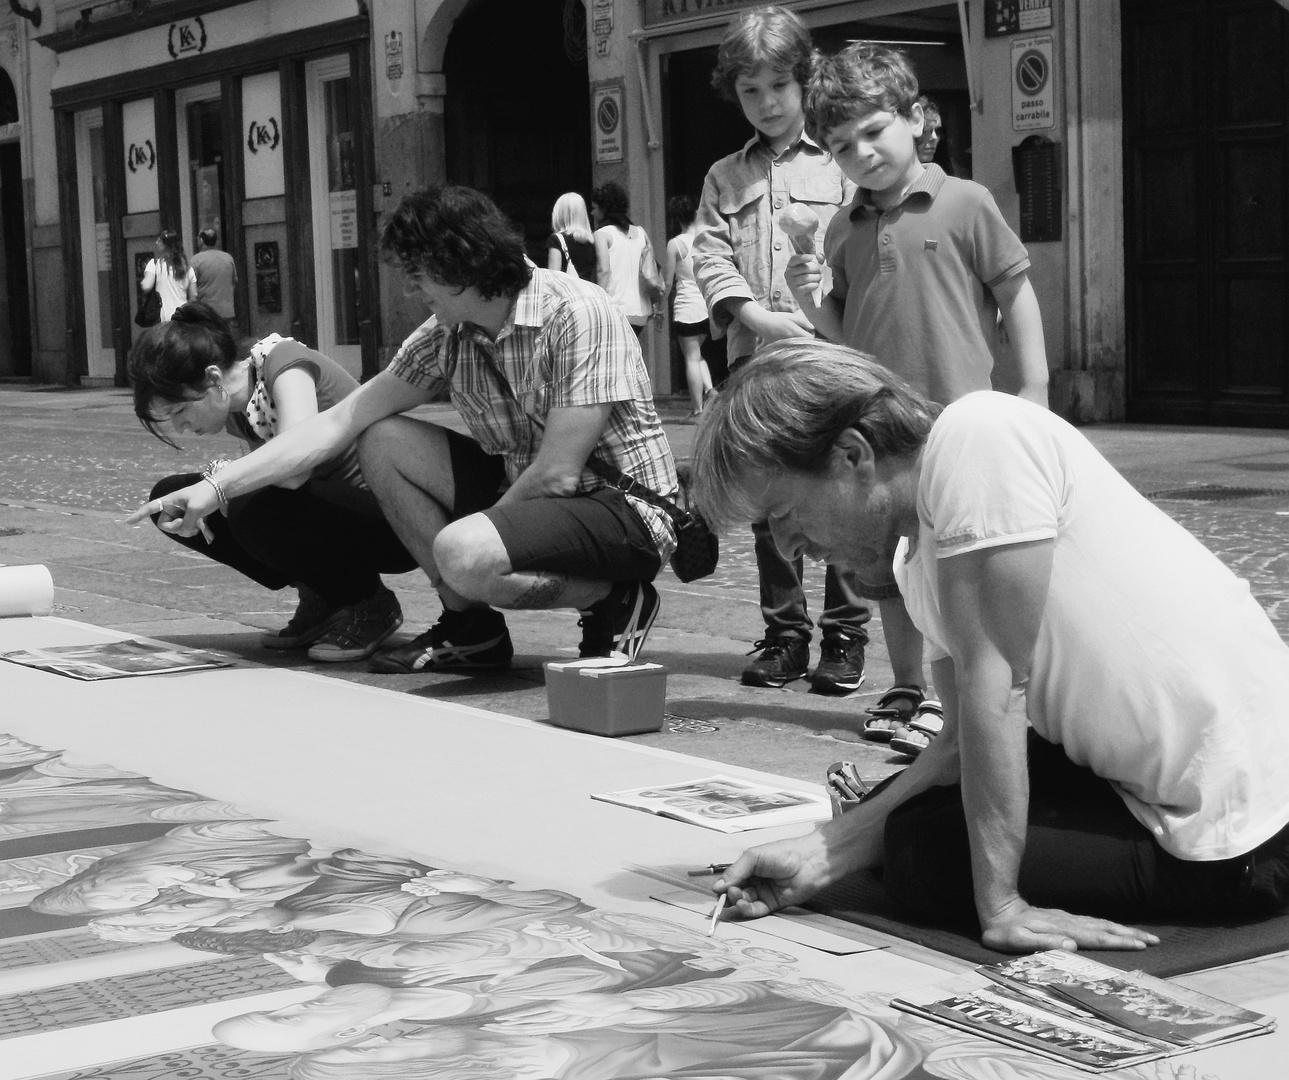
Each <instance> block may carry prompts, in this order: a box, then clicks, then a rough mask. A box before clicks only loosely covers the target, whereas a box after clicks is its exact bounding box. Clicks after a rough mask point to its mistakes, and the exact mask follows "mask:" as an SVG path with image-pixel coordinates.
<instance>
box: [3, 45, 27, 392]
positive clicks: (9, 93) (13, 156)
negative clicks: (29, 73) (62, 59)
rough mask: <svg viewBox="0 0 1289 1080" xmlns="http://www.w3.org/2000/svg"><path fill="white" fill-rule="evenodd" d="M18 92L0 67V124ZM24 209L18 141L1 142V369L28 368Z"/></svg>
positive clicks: (8, 120)
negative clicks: (2, 307) (2, 308)
mask: <svg viewBox="0 0 1289 1080" xmlns="http://www.w3.org/2000/svg"><path fill="white" fill-rule="evenodd" d="M18 120H19V115H18V95H17V93H16V91H15V90H14V85H13V80H12V79H11V78H10V77H9V73H8V72H7V71H4V70H0V125H4V124H16V123H17V122H18ZM26 221H27V214H26V206H25V200H24V194H23V184H22V151H21V150H20V149H19V145H18V143H17V142H16V141H15V142H6V143H0V290H2V292H0V303H2V304H3V306H4V313H3V319H2V320H0V322H3V324H4V325H3V331H4V337H5V339H6V340H5V341H4V342H3V343H0V374H3V375H30V374H31V309H30V299H29V291H28V287H27V224H26Z"/></svg>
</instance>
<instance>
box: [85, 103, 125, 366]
mask: <svg viewBox="0 0 1289 1080" xmlns="http://www.w3.org/2000/svg"><path fill="white" fill-rule="evenodd" d="M76 191H77V196H78V198H79V201H80V205H79V207H78V209H79V211H80V225H81V286H82V290H83V291H82V295H83V296H84V298H85V362H84V364H83V365H81V364H78V365H77V371H76V374H77V375H79V376H81V377H83V378H87V379H91V380H94V381H96V382H97V381H100V380H114V379H115V376H116V349H115V348H114V347H113V344H112V228H111V224H110V222H109V221H108V206H107V166H106V160H105V154H104V149H103V113H102V110H101V109H86V110H84V111H83V112H79V113H77V114H76ZM104 385H110V382H105V383H104Z"/></svg>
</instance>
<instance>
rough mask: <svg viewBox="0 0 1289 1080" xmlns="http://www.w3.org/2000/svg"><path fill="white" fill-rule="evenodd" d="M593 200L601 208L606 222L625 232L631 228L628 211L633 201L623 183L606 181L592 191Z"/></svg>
mask: <svg viewBox="0 0 1289 1080" xmlns="http://www.w3.org/2000/svg"><path fill="white" fill-rule="evenodd" d="M591 202H592V203H594V204H595V205H596V206H598V207H599V208H600V213H601V214H603V215H604V224H606V225H616V226H617V227H618V228H619V229H621V230H622V231H623V232H626V231H627V230H628V229H629V228H631V217H630V215H629V214H628V213H627V209H628V207H630V205H631V203H630V201H629V200H628V199H627V193H626V192H625V191H624V190H623V188H622V185H621V184H616V183H614V182H613V181H612V180H609V181H606V182H605V183H603V184H601V185H600V186H599V187H597V188H596V189H595V190H594V191H592V192H591Z"/></svg>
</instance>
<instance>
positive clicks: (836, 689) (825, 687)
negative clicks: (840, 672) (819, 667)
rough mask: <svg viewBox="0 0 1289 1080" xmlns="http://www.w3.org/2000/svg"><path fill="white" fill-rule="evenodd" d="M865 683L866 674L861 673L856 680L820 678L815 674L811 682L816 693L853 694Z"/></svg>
mask: <svg viewBox="0 0 1289 1080" xmlns="http://www.w3.org/2000/svg"><path fill="white" fill-rule="evenodd" d="M863 685H864V676H863V675H861V676H860V677H859V678H858V679H856V680H855V681H854V682H849V681H845V682H843V681H842V680H840V679H829V678H826V677H825V678H822V679H821V678H819V676H817V675H816V676H815V677H814V679H812V680H811V682H810V687H811V689H812V690H813V691H814V692H815V693H816V694H851V693H854V692H855V691H856V690H858V689H859V688H860V687H861V686H863Z"/></svg>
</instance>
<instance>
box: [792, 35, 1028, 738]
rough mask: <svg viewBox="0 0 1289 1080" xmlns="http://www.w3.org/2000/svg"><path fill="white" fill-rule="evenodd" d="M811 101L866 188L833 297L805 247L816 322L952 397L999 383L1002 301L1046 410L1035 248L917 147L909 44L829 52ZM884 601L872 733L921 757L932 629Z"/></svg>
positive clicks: (1014, 345)
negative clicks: (996, 346) (881, 686)
mask: <svg viewBox="0 0 1289 1080" xmlns="http://www.w3.org/2000/svg"><path fill="white" fill-rule="evenodd" d="M805 113H806V130H807V131H808V132H809V133H810V134H811V135H812V136H814V137H815V138H816V139H818V140H819V142H820V143H822V145H824V146H826V147H827V148H828V149H829V150H830V151H831V152H832V154H833V156H834V157H835V158H836V161H837V164H838V165H839V166H840V167H841V169H842V171H843V172H844V173H845V174H846V175H847V176H848V177H849V178H850V179H851V180H853V181H854V182H855V183H856V184H857V185H858V187H859V189H860V190H859V193H858V195H857V196H856V197H855V200H854V202H853V203H852V205H850V206H849V207H847V208H846V210H845V211H844V212H843V213H839V214H837V215H836V216H835V217H834V218H833V219H832V221H831V222H830V224H829V226H828V230H827V232H826V234H825V237H824V251H825V253H826V256H825V257H826V261H827V265H828V268H829V269H830V270H831V273H832V287H831V290H830V291H828V292H827V293H826V294H824V295H823V296H822V300H821V302H820V303H819V304H818V305H816V304H815V299H814V290H815V288H816V287H817V286H818V285H819V284H820V282H821V281H823V273H822V268H821V266H820V263H819V260H818V259H817V258H816V257H815V256H812V255H800V256H797V257H796V258H795V259H794V260H793V261H792V264H791V265H790V267H789V268H788V271H787V273H786V280H787V282H788V284H789V287H790V288H791V289H792V292H793V295H794V296H795V297H796V298H797V300H798V301H799V303H800V304H801V307H802V310H803V311H804V312H805V313H806V315H807V316H808V317H809V318H810V321H811V323H813V324H814V326H815V328H816V329H817V330H818V331H819V332H820V333H821V334H823V336H824V337H827V338H829V339H830V340H832V341H837V342H840V343H842V344H844V345H849V346H850V347H851V348H853V349H859V350H860V351H862V352H866V353H869V354H870V355H872V356H873V358H874V359H876V360H877V361H878V362H879V363H881V364H884V365H885V366H886V367H888V368H890V369H891V370H892V371H894V372H895V373H896V374H897V375H899V376H900V377H901V378H902V379H904V380H905V381H906V382H907V383H909V385H911V386H912V387H913V389H914V390H916V391H917V392H918V393H920V394H922V395H923V396H925V397H928V398H930V399H931V400H933V401H936V402H939V403H940V404H941V405H947V404H948V403H949V402H951V401H955V400H956V399H958V398H960V397H962V396H963V395H964V394H968V393H971V392H972V391H974V390H989V389H991V379H990V376H991V372H992V370H993V366H994V357H993V352H992V350H991V348H990V341H989V338H990V337H991V336H992V333H993V330H994V327H995V325H996V322H997V316H998V314H999V313H1001V314H1002V321H1003V325H1004V327H1005V328H1006V330H1007V333H1008V336H1009V337H1010V340H1011V351H1012V353H1013V356H1014V361H1015V363H1016V365H1017V368H1018V377H1019V380H1020V388H1019V390H1018V394H1019V396H1020V397H1023V398H1028V399H1029V400H1030V401H1034V402H1036V403H1038V404H1040V405H1042V406H1043V407H1044V408H1046V407H1047V353H1046V350H1045V348H1044V344H1043V321H1042V316H1041V314H1040V312H1039V307H1038V300H1037V298H1036V297H1035V295H1034V287H1033V286H1032V285H1031V284H1030V281H1029V277H1028V274H1027V271H1028V269H1029V255H1028V253H1027V252H1026V250H1025V247H1024V245H1023V244H1022V243H1021V242H1020V239H1019V238H1018V237H1017V236H1016V234H1015V233H1014V232H1012V230H1011V228H1010V227H1009V226H1008V225H1007V223H1006V222H1005V221H1004V220H1003V217H1002V214H1001V213H999V211H998V207H997V205H995V203H994V200H993V197H992V196H991V195H990V194H989V191H988V189H987V188H985V187H983V186H981V185H980V184H976V183H973V182H972V181H970V180H962V179H957V178H954V177H950V176H946V175H945V173H944V171H943V170H942V169H941V168H940V167H939V166H938V165H935V164H933V163H932V164H928V163H925V162H923V161H921V160H920V159H919V155H918V145H917V141H918V138H919V136H921V134H922V131H923V126H924V122H925V115H924V112H923V106H922V104H921V103H920V102H919V100H918V82H917V76H916V75H915V74H914V73H913V69H912V67H911V66H910V65H909V62H908V59H907V58H906V57H905V56H904V54H903V53H901V52H899V51H898V50H895V49H891V48H888V47H886V46H882V45H875V44H872V43H868V42H857V43H856V44H853V45H850V46H848V47H847V48H845V49H843V50H842V51H841V52H840V53H838V54H837V55H836V56H833V57H829V58H827V59H823V60H820V61H819V62H818V63H817V64H816V65H815V68H814V71H813V73H812V75H811V77H810V81H809V85H808V86H807V88H806V95H805ZM888 569H889V568H888ZM880 585H881V583H880V582H879V586H878V587H879V588H880ZM865 595H868V596H878V594H877V593H876V592H873V591H869V592H868V593H866V594H865ZM879 599H880V604H881V612H882V630H883V633H884V635H885V637H886V645H887V650H888V652H889V653H890V657H891V666H892V668H893V669H894V673H895V684H896V685H895V686H894V687H893V688H892V689H891V690H890V691H888V692H887V693H886V694H884V695H883V696H882V698H881V699H880V700H879V701H878V707H877V709H875V710H873V711H872V713H871V714H870V719H869V720H868V722H867V723H866V724H865V728H864V734H865V736H866V737H867V738H869V739H872V740H873V741H878V742H885V741H888V740H889V741H890V742H891V744H892V747H893V748H894V749H897V750H901V751H902V752H905V753H909V754H913V755H916V754H917V753H918V752H919V751H920V750H921V749H922V748H924V747H925V746H926V744H927V742H928V741H929V738H930V736H931V735H933V734H934V733H935V731H937V730H938V729H939V703H938V702H934V701H930V700H926V701H925V704H924V695H923V688H924V687H925V685H926V684H925V681H924V678H923V667H922V637H921V635H920V634H919V633H918V632H917V630H916V628H915V627H914V626H913V624H912V622H911V621H910V620H909V617H908V613H907V612H906V611H905V610H904V603H903V601H902V600H901V599H900V597H899V594H898V592H897V593H895V594H894V595H893V596H889V597H887V596H881V597H879ZM915 710H916V712H915ZM906 721H907V722H911V723H912V725H913V731H912V733H910V732H909V731H908V729H907V728H906V727H905V726H904V725H905V722H906Z"/></svg>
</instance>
